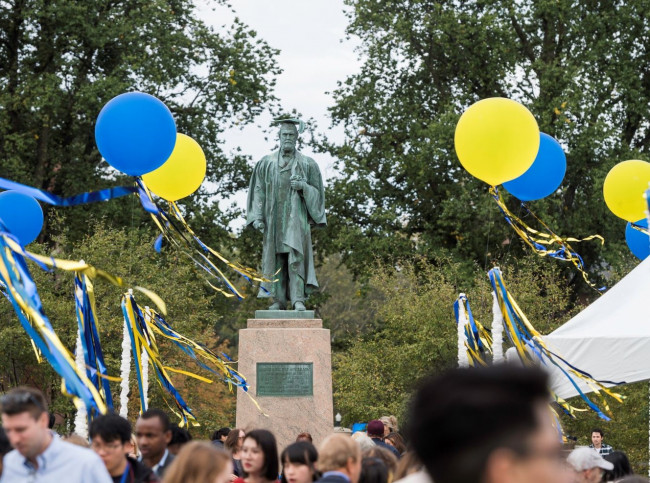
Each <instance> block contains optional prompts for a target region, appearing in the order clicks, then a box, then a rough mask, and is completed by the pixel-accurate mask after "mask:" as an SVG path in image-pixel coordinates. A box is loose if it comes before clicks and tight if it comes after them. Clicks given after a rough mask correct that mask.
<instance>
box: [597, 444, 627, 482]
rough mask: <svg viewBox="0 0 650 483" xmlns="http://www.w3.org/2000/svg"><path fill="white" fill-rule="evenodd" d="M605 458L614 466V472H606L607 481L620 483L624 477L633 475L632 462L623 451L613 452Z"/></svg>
mask: <svg viewBox="0 0 650 483" xmlns="http://www.w3.org/2000/svg"><path fill="white" fill-rule="evenodd" d="M603 458H605V459H606V460H607V461H609V462H610V463H611V464H613V465H614V468H612V470H610V471H606V472H605V481H619V480H621V479H622V478H623V477H625V476H628V475H631V474H633V471H632V466H631V465H630V460H629V459H628V458H627V455H626V454H625V453H623V452H622V451H612V452H611V453H609V454H608V455H606V456H603Z"/></svg>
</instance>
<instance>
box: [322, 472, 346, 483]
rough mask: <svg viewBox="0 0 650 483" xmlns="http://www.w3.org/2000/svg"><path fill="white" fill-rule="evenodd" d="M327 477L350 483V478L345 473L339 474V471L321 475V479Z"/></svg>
mask: <svg viewBox="0 0 650 483" xmlns="http://www.w3.org/2000/svg"><path fill="white" fill-rule="evenodd" d="M328 476H340V477H341V478H343V479H344V480H346V481H350V477H349V476H348V475H346V474H345V473H341V472H340V471H326V472H325V473H323V476H322V478H327V477H328Z"/></svg>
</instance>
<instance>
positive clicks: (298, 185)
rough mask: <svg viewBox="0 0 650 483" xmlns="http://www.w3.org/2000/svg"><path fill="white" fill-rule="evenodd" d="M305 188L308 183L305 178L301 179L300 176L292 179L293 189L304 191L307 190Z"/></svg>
mask: <svg viewBox="0 0 650 483" xmlns="http://www.w3.org/2000/svg"><path fill="white" fill-rule="evenodd" d="M305 186H307V182H306V180H305V178H301V177H300V176H292V177H291V188H293V189H294V190H296V191H302V190H304V189H305Z"/></svg>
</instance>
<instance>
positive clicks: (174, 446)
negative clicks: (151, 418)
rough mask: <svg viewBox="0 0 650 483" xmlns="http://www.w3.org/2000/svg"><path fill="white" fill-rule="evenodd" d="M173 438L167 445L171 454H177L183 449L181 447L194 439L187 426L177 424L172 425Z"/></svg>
mask: <svg viewBox="0 0 650 483" xmlns="http://www.w3.org/2000/svg"><path fill="white" fill-rule="evenodd" d="M171 430H172V440H171V441H170V442H169V444H168V445H167V449H168V450H169V452H170V453H171V454H173V455H174V456H176V455H177V454H178V452H179V451H180V450H181V447H182V446H183V445H185V444H187V443H189V442H190V441H192V435H191V434H190V432H189V431H188V430H187V429H185V428H180V427H178V426H177V425H175V424H172V426H171Z"/></svg>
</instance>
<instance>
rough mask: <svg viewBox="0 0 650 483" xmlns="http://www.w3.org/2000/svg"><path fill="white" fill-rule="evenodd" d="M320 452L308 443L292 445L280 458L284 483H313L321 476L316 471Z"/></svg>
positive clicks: (285, 449)
mask: <svg viewBox="0 0 650 483" xmlns="http://www.w3.org/2000/svg"><path fill="white" fill-rule="evenodd" d="M316 460H318V451H316V447H315V446H314V445H313V444H311V443H310V442H308V441H296V442H295V443H292V444H290V445H289V446H287V447H286V448H284V451H283V452H282V455H281V456H280V461H281V462H282V476H281V478H280V480H281V481H282V483H313V482H314V481H316V480H318V479H319V477H320V475H319V474H318V471H316Z"/></svg>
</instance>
